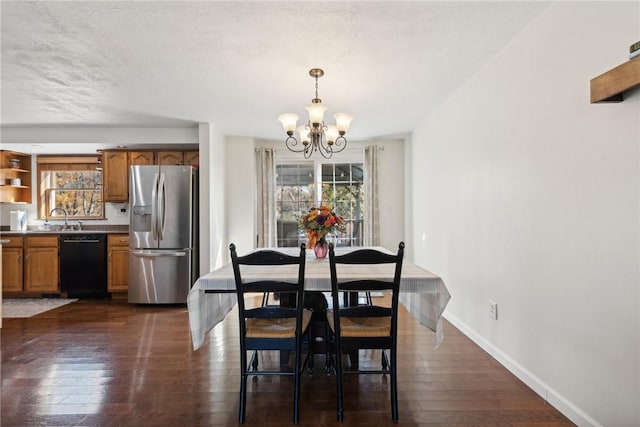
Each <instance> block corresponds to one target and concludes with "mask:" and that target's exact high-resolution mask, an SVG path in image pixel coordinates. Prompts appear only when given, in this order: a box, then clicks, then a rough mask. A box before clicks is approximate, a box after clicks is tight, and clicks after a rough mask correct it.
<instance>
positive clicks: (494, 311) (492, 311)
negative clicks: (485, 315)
mask: <svg viewBox="0 0 640 427" xmlns="http://www.w3.org/2000/svg"><path fill="white" fill-rule="evenodd" d="M489 317H491V318H492V319H495V320H498V304H497V303H495V302H493V301H491V300H489Z"/></svg>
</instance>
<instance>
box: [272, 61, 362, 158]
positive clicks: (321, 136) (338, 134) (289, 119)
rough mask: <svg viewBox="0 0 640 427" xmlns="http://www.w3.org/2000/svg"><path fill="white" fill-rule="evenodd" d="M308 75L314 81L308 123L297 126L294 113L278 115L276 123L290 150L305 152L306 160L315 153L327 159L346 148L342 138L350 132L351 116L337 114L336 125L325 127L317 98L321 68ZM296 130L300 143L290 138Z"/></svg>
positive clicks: (296, 118)
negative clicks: (277, 122)
mask: <svg viewBox="0 0 640 427" xmlns="http://www.w3.org/2000/svg"><path fill="white" fill-rule="evenodd" d="M309 75H310V76H311V77H313V78H314V79H315V80H316V97H315V98H313V99H312V100H311V104H309V105H307V106H306V107H305V108H306V109H307V112H308V113H309V121H308V122H307V124H306V125H302V126H298V127H296V124H297V123H298V119H299V118H300V117H299V116H298V115H297V114H294V113H285V114H281V115H280V116H278V120H280V123H282V127H283V128H284V131H285V132H286V133H287V139H286V140H285V144H286V146H287V148H288V149H289V150H290V151H293V152H294V153H304V158H305V159H308V158H309V157H311V155H312V154H313V153H314V152H316V151H317V152H319V153H320V154H321V155H322V157H324V158H325V159H329V158H331V156H332V155H333V153H339V152H341V151H342V150H344V149H345V148H346V147H347V139H346V138H345V137H344V135H345V134H346V133H347V130H348V129H349V125H350V124H351V120H353V116H352V115H351V114H347V113H336V114H334V115H333V118H334V119H335V120H336V124H335V125H325V124H324V112H325V111H326V109H327V107H326V106H324V105H322V100H321V99H320V98H318V79H319V78H320V77H322V76H324V71H322V70H321V69H320V68H312V69H311V70H310V71H309ZM296 131H297V132H298V134H299V135H300V141H298V140H297V139H296V137H295V136H293V134H294V132H296ZM300 142H302V146H300Z"/></svg>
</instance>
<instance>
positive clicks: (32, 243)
mask: <svg viewBox="0 0 640 427" xmlns="http://www.w3.org/2000/svg"><path fill="white" fill-rule="evenodd" d="M24 260H25V265H24V274H25V281H24V290H25V291H31V292H57V291H58V289H59V280H58V278H59V274H60V262H59V258H58V236H57V235H56V236H29V237H26V238H25V248H24Z"/></svg>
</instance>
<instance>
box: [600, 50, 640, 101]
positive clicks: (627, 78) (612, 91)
mask: <svg viewBox="0 0 640 427" xmlns="http://www.w3.org/2000/svg"><path fill="white" fill-rule="evenodd" d="M638 85H640V56H638V57H635V58H633V59H631V60H629V61H627V62H625V63H624V64H622V65H619V66H617V67H616V68H614V69H612V70H609V71H607V72H606V73H604V74H600V75H599V76H598V77H595V78H593V79H591V103H592V104H595V103H597V102H621V101H622V100H623V93H624V92H625V91H627V90H629V89H632V88H634V87H636V86H638Z"/></svg>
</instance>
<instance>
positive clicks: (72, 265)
mask: <svg viewBox="0 0 640 427" xmlns="http://www.w3.org/2000/svg"><path fill="white" fill-rule="evenodd" d="M60 291H61V292H66V293H67V294H68V296H69V297H70V298H105V297H108V296H109V293H108V292H107V235H106V234H84V233H83V234H61V235H60Z"/></svg>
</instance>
